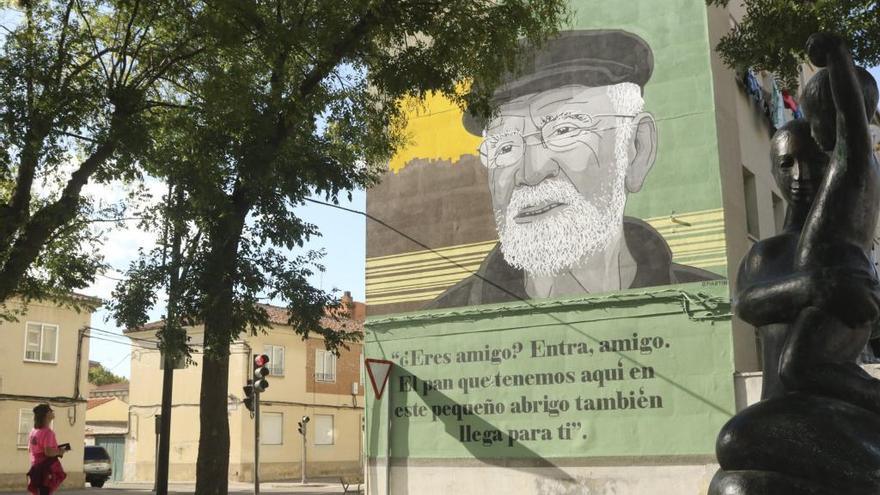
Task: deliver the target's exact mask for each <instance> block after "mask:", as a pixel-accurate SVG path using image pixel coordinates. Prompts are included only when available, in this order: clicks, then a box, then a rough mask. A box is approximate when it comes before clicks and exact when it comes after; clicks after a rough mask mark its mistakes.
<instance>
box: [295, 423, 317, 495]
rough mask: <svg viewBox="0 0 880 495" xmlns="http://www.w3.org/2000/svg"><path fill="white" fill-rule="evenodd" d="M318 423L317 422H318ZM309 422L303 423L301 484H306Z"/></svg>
mask: <svg viewBox="0 0 880 495" xmlns="http://www.w3.org/2000/svg"><path fill="white" fill-rule="evenodd" d="M316 421H317V420H316ZM307 425H308V422H305V421H304V422H303V424H302V437H303V455H302V472H301V475H302V476H301V478H300V480H299V482H300V484H302V485H305V484H306V429H307V428H308V426H307Z"/></svg>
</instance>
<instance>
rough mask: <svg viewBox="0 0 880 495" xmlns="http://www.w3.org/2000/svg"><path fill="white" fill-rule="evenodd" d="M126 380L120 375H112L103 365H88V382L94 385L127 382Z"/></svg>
mask: <svg viewBox="0 0 880 495" xmlns="http://www.w3.org/2000/svg"><path fill="white" fill-rule="evenodd" d="M127 382H128V380H126V379H125V378H123V377H121V376H117V375H114V374H113V373H111V372H110V371H108V370H107V369H106V368H104V366H103V365H101V364H99V365H97V366H90V367H89V383H92V384H95V385H108V384H110V383H127Z"/></svg>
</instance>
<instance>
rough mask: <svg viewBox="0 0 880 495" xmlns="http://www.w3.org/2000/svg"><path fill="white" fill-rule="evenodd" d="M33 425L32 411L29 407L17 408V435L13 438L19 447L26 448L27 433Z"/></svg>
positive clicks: (28, 433)
mask: <svg viewBox="0 0 880 495" xmlns="http://www.w3.org/2000/svg"><path fill="white" fill-rule="evenodd" d="M33 426H34V412H33V411H31V410H30V409H19V410H18V437H17V438H16V440H15V445H17V446H18V448H20V449H26V448H27V446H28V435H30V433H31V428H32V427H33Z"/></svg>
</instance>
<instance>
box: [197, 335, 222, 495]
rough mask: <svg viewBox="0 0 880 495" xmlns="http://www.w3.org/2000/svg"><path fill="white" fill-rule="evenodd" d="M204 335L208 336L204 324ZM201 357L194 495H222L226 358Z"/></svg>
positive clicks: (217, 356) (209, 355) (214, 356)
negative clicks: (198, 431)
mask: <svg viewBox="0 0 880 495" xmlns="http://www.w3.org/2000/svg"><path fill="white" fill-rule="evenodd" d="M205 332H206V333H207V332H208V325H207V322H206V324H205ZM227 350H228V346H227ZM203 357H204V359H203V360H202V392H201V397H200V401H199V423H200V425H201V429H200V434H199V457H198V461H197V463H196V493H197V494H199V495H226V494H227V492H228V486H229V417H228V416H227V413H226V394H227V391H228V390H229V354H228V353H227V354H225V355H223V356H219V355H212V354H208V353H205V354H204V355H203Z"/></svg>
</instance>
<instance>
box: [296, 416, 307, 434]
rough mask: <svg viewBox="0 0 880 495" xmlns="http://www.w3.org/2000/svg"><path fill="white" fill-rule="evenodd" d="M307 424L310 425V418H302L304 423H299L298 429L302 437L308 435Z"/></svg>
mask: <svg viewBox="0 0 880 495" xmlns="http://www.w3.org/2000/svg"><path fill="white" fill-rule="evenodd" d="M307 424H309V417H308V416H303V417H302V421H300V422H299V423H297V425H298V427H297V429H299V434H300V435H302V436H305V434H306V425H307Z"/></svg>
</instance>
